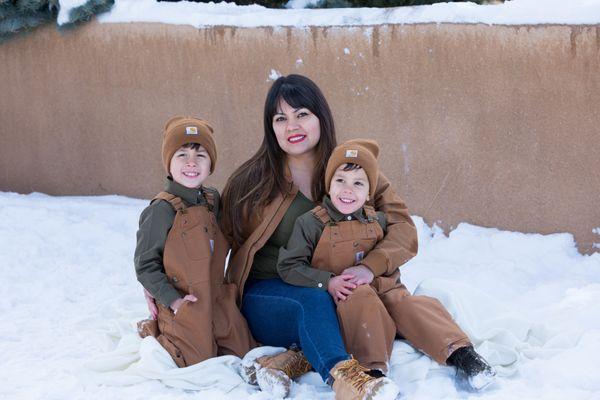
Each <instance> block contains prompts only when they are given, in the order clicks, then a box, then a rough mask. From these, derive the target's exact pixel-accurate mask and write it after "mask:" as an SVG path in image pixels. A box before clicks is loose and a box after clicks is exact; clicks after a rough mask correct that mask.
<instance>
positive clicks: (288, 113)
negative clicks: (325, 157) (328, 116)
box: [273, 99, 321, 156]
mask: <svg viewBox="0 0 600 400" xmlns="http://www.w3.org/2000/svg"><path fill="white" fill-rule="evenodd" d="M273 130H274V131H275V137H276V138H277V143H279V147H281V149H282V150H283V151H284V152H286V154H288V155H290V156H298V155H303V154H306V153H310V152H312V151H314V149H315V147H316V146H317V143H319V139H320V138H321V125H320V123H319V118H317V116H316V115H315V114H313V113H312V112H311V111H310V110H309V109H308V108H305V107H300V108H292V107H291V106H290V105H289V104H288V103H287V102H286V101H285V100H283V99H282V100H281V101H280V102H279V106H278V107H277V112H276V113H275V115H273Z"/></svg>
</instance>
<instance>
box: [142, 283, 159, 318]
mask: <svg viewBox="0 0 600 400" xmlns="http://www.w3.org/2000/svg"><path fill="white" fill-rule="evenodd" d="M144 298H145V299H146V304H147V305H148V311H150V317H152V319H156V318H158V307H156V301H155V300H154V297H152V295H151V294H150V292H149V291H147V290H146V289H144Z"/></svg>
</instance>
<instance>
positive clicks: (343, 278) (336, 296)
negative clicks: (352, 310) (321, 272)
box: [327, 274, 356, 301]
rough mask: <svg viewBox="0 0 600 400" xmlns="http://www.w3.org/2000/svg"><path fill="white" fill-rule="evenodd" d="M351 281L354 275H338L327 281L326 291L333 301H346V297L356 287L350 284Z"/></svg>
mask: <svg viewBox="0 0 600 400" xmlns="http://www.w3.org/2000/svg"><path fill="white" fill-rule="evenodd" d="M352 279H354V275H346V274H342V275H338V276H334V277H333V278H331V279H329V284H328V285H327V291H328V292H329V294H330V295H331V297H333V300H335V301H342V300H346V298H348V296H350V295H351V294H352V291H353V290H354V289H356V285H355V284H354V283H352V282H351V281H352Z"/></svg>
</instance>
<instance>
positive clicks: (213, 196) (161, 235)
mask: <svg viewBox="0 0 600 400" xmlns="http://www.w3.org/2000/svg"><path fill="white" fill-rule="evenodd" d="M162 161H163V164H164V167H165V172H166V173H167V179H166V182H165V189H164V191H162V192H160V193H158V194H157V195H156V196H155V197H154V199H153V200H152V201H151V203H150V205H149V206H148V207H146V209H144V211H143V212H142V214H141V216H140V226H139V230H138V232H137V246H136V249H135V257H134V261H135V272H136V275H137V278H138V281H139V282H140V283H141V284H142V285H143V286H144V288H145V290H146V291H148V292H149V293H150V295H151V296H153V297H154V299H155V300H156V305H157V306H158V315H157V322H158V324H157V325H156V323H155V322H153V321H151V320H146V321H141V322H140V323H139V324H138V328H139V330H140V335H142V336H145V335H148V334H152V335H153V336H155V337H156V338H157V340H158V341H159V342H160V344H161V345H162V346H163V347H164V348H165V349H166V350H167V351H168V352H169V354H170V355H171V357H173V360H174V361H175V363H176V364H177V366H179V367H186V366H189V365H192V364H196V363H198V362H200V361H203V360H206V359H208V358H210V357H215V356H218V355H224V354H232V355H236V356H238V357H242V356H244V355H245V354H246V353H247V352H248V351H249V350H250V349H251V348H253V347H255V346H256V343H255V342H254V339H253V338H252V336H251V334H250V331H249V329H248V325H247V324H246V320H245V319H244V317H243V316H242V314H241V313H240V311H239V309H238V308H237V305H236V303H235V292H236V288H235V287H234V285H230V284H224V278H223V277H224V267H225V258H226V255H227V252H228V251H229V245H228V243H227V241H226V240H225V238H224V236H223V234H222V233H221V230H220V229H219V226H218V224H217V218H218V215H219V193H218V192H217V190H216V189H213V188H210V187H206V186H203V185H202V183H203V182H204V180H205V179H206V177H208V176H209V175H210V174H211V173H212V172H213V171H214V169H215V165H216V162H217V151H216V145H215V141H214V138H213V128H212V127H211V126H210V125H209V123H208V122H206V121H204V120H202V119H199V118H192V117H174V118H171V119H170V120H169V121H168V122H167V124H166V125H165V129H164V137H163V143H162Z"/></svg>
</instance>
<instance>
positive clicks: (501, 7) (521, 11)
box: [59, 0, 600, 27]
mask: <svg viewBox="0 0 600 400" xmlns="http://www.w3.org/2000/svg"><path fill="white" fill-rule="evenodd" d="M81 1H82V0H68V1H67V0H63V1H61V7H62V8H61V11H60V15H59V23H65V22H68V18H67V17H66V15H67V14H68V11H69V9H70V8H69V7H72V5H71V4H77V3H78V2H81ZM311 1H312V0H290V2H289V3H288V7H289V8H288V9H285V10H281V9H268V8H265V7H261V6H258V5H249V6H237V5H235V4H233V3H225V2H221V3H193V2H179V3H165V2H161V3H157V2H156V1H155V0H116V1H115V5H114V7H113V8H112V10H111V11H110V12H108V13H105V14H102V15H100V16H99V20H100V21H101V22H162V23H166V24H181V25H192V26H195V27H205V26H215V25H227V26H240V27H256V26H296V27H305V26H340V25H379V24H414V23H430V22H433V23H440V22H447V23H468V24H475V23H483V24H503V25H514V24H517V25H521V24H524V25H529V24H597V23H599V22H600V0H568V1H566V0H511V1H507V2H505V3H504V4H491V5H477V4H475V3H470V2H464V3H463V2H461V3H437V4H432V5H427V6H414V7H396V8H339V9H303V8H302V7H304V6H305V4H307V3H309V2H311ZM63 3H64V4H63Z"/></svg>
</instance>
